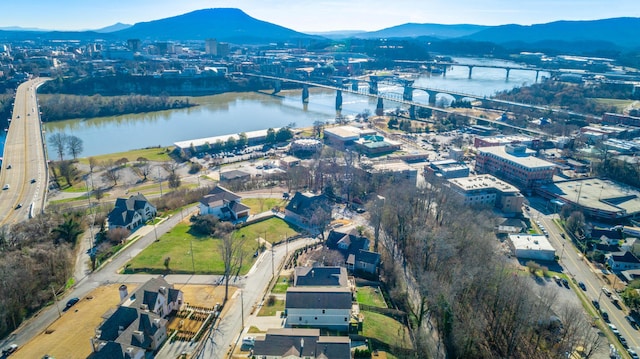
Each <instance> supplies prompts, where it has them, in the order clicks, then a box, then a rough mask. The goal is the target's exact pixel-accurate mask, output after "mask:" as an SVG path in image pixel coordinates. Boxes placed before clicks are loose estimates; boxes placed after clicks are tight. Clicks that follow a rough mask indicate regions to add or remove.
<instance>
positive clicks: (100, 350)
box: [87, 342, 145, 359]
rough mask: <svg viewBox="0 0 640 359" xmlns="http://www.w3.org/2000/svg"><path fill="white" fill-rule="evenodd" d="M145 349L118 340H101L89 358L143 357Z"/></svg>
mask: <svg viewBox="0 0 640 359" xmlns="http://www.w3.org/2000/svg"><path fill="white" fill-rule="evenodd" d="M144 355H145V351H144V350H143V349H140V348H137V347H132V346H129V347H128V346H126V345H122V344H120V343H117V342H100V343H99V344H97V346H96V347H95V348H94V351H93V353H91V354H90V355H89V356H88V357H87V358H88V359H143V358H144Z"/></svg>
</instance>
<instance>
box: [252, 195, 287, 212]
mask: <svg viewBox="0 0 640 359" xmlns="http://www.w3.org/2000/svg"><path fill="white" fill-rule="evenodd" d="M242 203H243V204H244V205H246V206H247V207H249V208H251V213H253V214H256V213H262V212H265V211H268V210H270V209H271V208H273V207H276V206H277V207H284V206H285V205H286V203H287V201H285V200H284V199H279V198H243V199H242Z"/></svg>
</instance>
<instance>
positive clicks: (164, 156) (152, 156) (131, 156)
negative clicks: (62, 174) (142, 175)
mask: <svg viewBox="0 0 640 359" xmlns="http://www.w3.org/2000/svg"><path fill="white" fill-rule="evenodd" d="M167 149H168V150H169V151H167ZM172 150H173V147H154V148H144V149H138V150H131V151H127V152H116V153H110V154H106V155H99V156H93V158H94V159H95V160H96V161H97V162H98V163H100V162H104V161H108V160H112V161H116V160H119V159H121V158H123V157H124V158H126V159H128V160H129V162H135V161H136V160H137V159H138V158H140V157H144V158H146V159H147V160H149V161H155V162H167V161H170V160H171V157H169V154H170V153H171V151H172ZM79 161H80V163H83V164H89V158H88V157H85V158H80V159H79Z"/></svg>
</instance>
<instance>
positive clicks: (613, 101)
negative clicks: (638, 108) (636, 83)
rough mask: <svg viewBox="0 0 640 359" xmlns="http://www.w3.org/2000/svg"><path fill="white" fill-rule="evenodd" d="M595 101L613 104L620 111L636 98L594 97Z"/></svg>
mask: <svg viewBox="0 0 640 359" xmlns="http://www.w3.org/2000/svg"><path fill="white" fill-rule="evenodd" d="M593 101H595V102H597V103H599V104H602V105H607V106H613V107H615V108H616V109H618V110H620V111H621V110H624V109H625V108H627V107H628V106H629V105H631V104H632V103H633V102H634V100H617V99H612V98H594V99H593Z"/></svg>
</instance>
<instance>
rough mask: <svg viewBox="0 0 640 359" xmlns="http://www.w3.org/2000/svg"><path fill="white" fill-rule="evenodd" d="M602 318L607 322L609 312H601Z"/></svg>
mask: <svg viewBox="0 0 640 359" xmlns="http://www.w3.org/2000/svg"><path fill="white" fill-rule="evenodd" d="M602 319H604V321H605V322H607V323H609V313H607V312H602Z"/></svg>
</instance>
